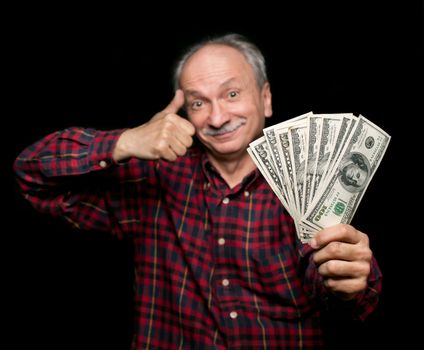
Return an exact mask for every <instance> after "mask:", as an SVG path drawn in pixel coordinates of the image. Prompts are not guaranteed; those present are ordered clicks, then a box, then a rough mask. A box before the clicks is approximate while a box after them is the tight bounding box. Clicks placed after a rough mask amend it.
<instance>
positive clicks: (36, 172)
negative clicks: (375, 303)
mask: <svg viewBox="0 0 424 350" xmlns="http://www.w3.org/2000/svg"><path fill="white" fill-rule="evenodd" d="M122 132H123V130H113V131H98V130H93V129H83V128H76V127H75V128H68V129H65V130H63V131H58V132H55V133H52V134H49V135H47V136H46V137H44V138H43V139H41V140H39V141H37V142H35V143H34V144H32V145H30V146H29V147H27V148H26V149H25V150H23V151H22V152H21V154H20V155H19V156H18V157H17V159H16V160H15V163H14V171H15V174H16V177H17V181H18V184H19V186H20V189H21V191H22V193H23V195H24V196H25V198H26V199H27V200H28V201H29V202H30V203H31V204H32V206H33V207H34V208H36V209H37V210H39V211H41V212H43V213H48V214H51V215H54V216H63V217H64V218H65V219H66V220H67V221H69V222H70V223H71V224H73V225H74V226H75V227H78V228H81V229H95V230H108V229H109V226H110V223H109V217H108V211H107V208H106V204H105V200H104V194H103V191H101V190H100V189H99V188H97V189H96V187H95V186H91V185H90V183H91V184H92V183H93V182H92V181H90V179H92V177H93V175H94V174H96V173H101V172H102V171H105V170H106V169H107V168H109V167H112V166H114V165H115V164H114V161H113V159H112V150H113V147H114V145H115V143H116V141H117V140H118V138H119V136H120V134H121V133H122ZM75 175H79V176H78V177H76V176H75Z"/></svg>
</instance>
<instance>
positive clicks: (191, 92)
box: [185, 78, 237, 97]
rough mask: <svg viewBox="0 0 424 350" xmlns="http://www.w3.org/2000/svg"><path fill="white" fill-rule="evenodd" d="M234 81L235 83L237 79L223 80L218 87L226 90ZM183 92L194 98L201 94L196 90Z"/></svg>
mask: <svg viewBox="0 0 424 350" xmlns="http://www.w3.org/2000/svg"><path fill="white" fill-rule="evenodd" d="M235 81H237V78H229V79H227V80H225V81H224V82H223V83H222V84H220V87H221V88H222V87H223V88H226V87H228V86H230V85H231V84H233V83H234V82H235ZM185 92H186V94H187V95H188V96H195V97H197V96H202V94H201V93H200V92H199V91H197V90H190V89H188V90H186V91H185Z"/></svg>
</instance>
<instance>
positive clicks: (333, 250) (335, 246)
mask: <svg viewBox="0 0 424 350" xmlns="http://www.w3.org/2000/svg"><path fill="white" fill-rule="evenodd" d="M328 252H329V254H331V256H340V254H341V252H342V242H331V243H330V244H329V245H328Z"/></svg>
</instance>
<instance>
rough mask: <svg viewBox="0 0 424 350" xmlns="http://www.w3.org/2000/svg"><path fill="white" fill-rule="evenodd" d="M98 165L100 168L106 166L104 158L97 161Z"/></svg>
mask: <svg viewBox="0 0 424 350" xmlns="http://www.w3.org/2000/svg"><path fill="white" fill-rule="evenodd" d="M99 165H100V167H101V168H106V166H107V163H106V161H105V160H101V161H100V162H99Z"/></svg>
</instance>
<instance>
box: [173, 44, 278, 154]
mask: <svg viewBox="0 0 424 350" xmlns="http://www.w3.org/2000/svg"><path fill="white" fill-rule="evenodd" d="M180 86H181V88H182V90H183V91H184V95H185V98H186V108H187V113H188V118H189V120H190V122H191V123H192V124H193V125H194V126H195V128H196V134H197V137H198V138H199V140H200V141H201V142H202V143H203V144H204V145H205V146H206V147H207V148H208V150H209V151H210V153H211V154H212V155H213V156H214V157H216V158H222V157H224V158H228V157H234V158H237V157H240V156H241V155H242V154H244V153H245V151H246V148H247V147H248V145H249V143H250V142H251V141H253V140H254V139H255V138H256V137H258V136H259V135H260V133H261V131H262V129H263V127H264V123H265V117H269V116H271V114H272V108H271V92H270V89H269V85H268V84H266V85H265V86H264V88H263V89H262V91H261V90H260V89H259V88H258V86H257V83H256V80H255V76H254V72H253V69H252V67H251V66H250V65H249V64H248V63H247V62H246V60H245V58H244V56H243V55H242V54H241V53H240V52H238V51H237V50H235V49H233V48H230V47H227V46H223V45H209V46H206V47H204V48H202V49H200V50H199V51H198V52H196V53H195V54H194V55H193V56H192V57H191V58H190V59H189V60H188V61H187V63H186V65H185V66H184V69H183V71H182V74H181V79H180Z"/></svg>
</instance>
